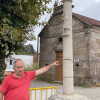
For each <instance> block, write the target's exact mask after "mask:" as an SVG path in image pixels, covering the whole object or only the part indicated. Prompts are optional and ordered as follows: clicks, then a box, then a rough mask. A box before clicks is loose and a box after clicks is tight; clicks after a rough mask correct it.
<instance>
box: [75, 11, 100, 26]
mask: <svg viewBox="0 0 100 100" xmlns="http://www.w3.org/2000/svg"><path fill="white" fill-rule="evenodd" d="M73 16H75V17H77V18H78V19H80V20H82V21H84V22H85V23H87V24H89V25H95V26H100V21H98V20H95V19H92V18H89V17H86V16H83V15H79V14H76V13H73Z"/></svg>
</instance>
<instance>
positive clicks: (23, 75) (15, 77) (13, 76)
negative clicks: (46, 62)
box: [11, 72, 25, 79]
mask: <svg viewBox="0 0 100 100" xmlns="http://www.w3.org/2000/svg"><path fill="white" fill-rule="evenodd" d="M13 73H14V72H12V73H11V77H12V78H14V79H22V78H24V77H25V73H24V72H23V74H22V76H21V78H18V77H17V76H15V75H13Z"/></svg>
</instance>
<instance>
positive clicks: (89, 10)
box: [26, 0, 100, 50]
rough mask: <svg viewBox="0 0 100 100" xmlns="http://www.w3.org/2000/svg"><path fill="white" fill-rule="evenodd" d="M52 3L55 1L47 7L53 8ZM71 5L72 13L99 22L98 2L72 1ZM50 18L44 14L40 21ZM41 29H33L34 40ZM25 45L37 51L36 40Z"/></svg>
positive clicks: (95, 0)
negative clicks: (29, 45)
mask: <svg viewBox="0 0 100 100" xmlns="http://www.w3.org/2000/svg"><path fill="white" fill-rule="evenodd" d="M58 1H60V0H58ZM54 2H55V0H52V2H51V3H50V4H49V5H48V6H49V7H53V5H54ZM72 4H73V5H74V8H73V9H72V11H73V12H75V13H77V14H81V15H84V16H87V17H90V18H93V19H96V20H100V0H73V2H72ZM50 16H51V15H50V14H49V15H48V14H45V16H43V17H42V20H48V19H49V18H50ZM42 28H43V27H37V28H36V29H35V32H34V34H35V36H36V38H37V37H38V34H39V33H40V32H41V30H42ZM26 44H32V45H33V47H34V49H35V50H37V40H35V41H34V40H33V41H28V42H27V43H26Z"/></svg>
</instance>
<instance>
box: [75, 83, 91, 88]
mask: <svg viewBox="0 0 100 100" xmlns="http://www.w3.org/2000/svg"><path fill="white" fill-rule="evenodd" d="M74 86H78V87H87V88H90V87H91V85H89V84H82V83H75V84H74Z"/></svg>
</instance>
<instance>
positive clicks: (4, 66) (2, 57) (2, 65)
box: [0, 55, 7, 72]
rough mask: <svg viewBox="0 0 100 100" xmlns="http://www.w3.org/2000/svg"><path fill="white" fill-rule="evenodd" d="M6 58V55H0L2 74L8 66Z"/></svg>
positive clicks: (0, 70)
mask: <svg viewBox="0 0 100 100" xmlns="http://www.w3.org/2000/svg"><path fill="white" fill-rule="evenodd" d="M6 57H7V56H6V55H0V72H2V71H4V70H5V69H6V64H5V58H6Z"/></svg>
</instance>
